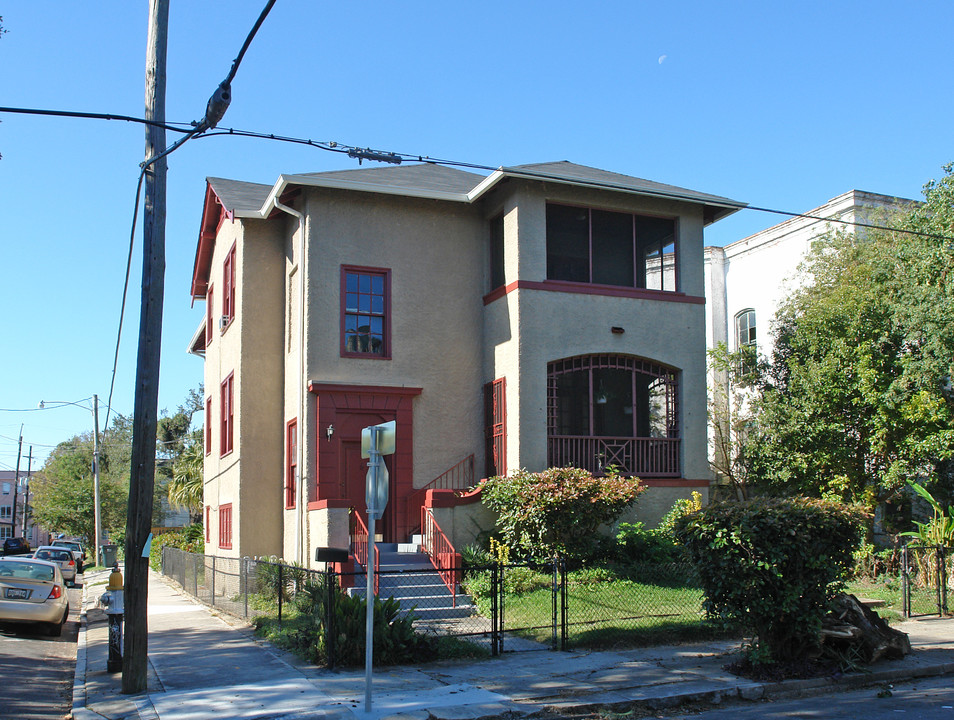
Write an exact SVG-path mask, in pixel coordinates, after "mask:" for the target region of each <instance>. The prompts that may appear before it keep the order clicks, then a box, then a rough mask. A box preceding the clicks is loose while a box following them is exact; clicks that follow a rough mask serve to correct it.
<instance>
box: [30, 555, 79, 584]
mask: <svg viewBox="0 0 954 720" xmlns="http://www.w3.org/2000/svg"><path fill="white" fill-rule="evenodd" d="M33 557H35V558H36V559H37V560H47V561H49V562H55V563H56V564H57V565H59V566H60V572H61V573H63V580H64V582H66V587H72V586H73V585H75V584H76V558H75V557H73V553H72V552H71V551H70V549H69V548H65V547H55V546H53V545H41V546H40V547H38V548H37V549H36V550H34V551H33Z"/></svg>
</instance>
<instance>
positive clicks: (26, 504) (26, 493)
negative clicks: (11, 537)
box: [21, 445, 33, 540]
mask: <svg viewBox="0 0 954 720" xmlns="http://www.w3.org/2000/svg"><path fill="white" fill-rule="evenodd" d="M31 472H33V446H32V445H31V446H30V454H29V455H27V476H26V487H25V488H24V489H23V532H22V533H21V535H22V536H23V539H24V540H25V539H26V536H27V515H28V514H29V512H30V473H31Z"/></svg>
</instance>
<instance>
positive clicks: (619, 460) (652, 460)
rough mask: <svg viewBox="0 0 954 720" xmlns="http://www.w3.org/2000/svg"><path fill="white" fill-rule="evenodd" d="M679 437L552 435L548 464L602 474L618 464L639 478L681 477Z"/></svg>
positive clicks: (548, 444) (549, 440) (621, 468)
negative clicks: (606, 469)
mask: <svg viewBox="0 0 954 720" xmlns="http://www.w3.org/2000/svg"><path fill="white" fill-rule="evenodd" d="M679 449H680V441H679V438H632V437H630V438H627V437H590V436H585V435H551V436H550V437H548V438H547V464H548V465H549V466H550V467H567V466H573V467H578V468H582V469H583V470H589V471H590V472H593V473H602V472H603V471H604V470H605V468H607V467H609V466H610V465H615V466H616V468H617V469H618V470H619V471H620V472H624V473H631V474H633V475H638V476H639V477H679V476H680V470H679Z"/></svg>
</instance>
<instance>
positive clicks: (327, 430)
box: [325, 425, 335, 442]
mask: <svg viewBox="0 0 954 720" xmlns="http://www.w3.org/2000/svg"><path fill="white" fill-rule="evenodd" d="M334 434H335V426H334V425H329V426H328V427H326V428H325V437H326V438H328V442H331V436H332V435H334Z"/></svg>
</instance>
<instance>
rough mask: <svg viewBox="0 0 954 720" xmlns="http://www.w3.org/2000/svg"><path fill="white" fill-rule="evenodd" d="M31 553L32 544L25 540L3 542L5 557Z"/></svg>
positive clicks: (8, 539)
mask: <svg viewBox="0 0 954 720" xmlns="http://www.w3.org/2000/svg"><path fill="white" fill-rule="evenodd" d="M29 552H30V543H28V542H27V541H26V540H24V539H23V538H7V539H6V540H4V541H3V554H4V555H26V554H27V553H29Z"/></svg>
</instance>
